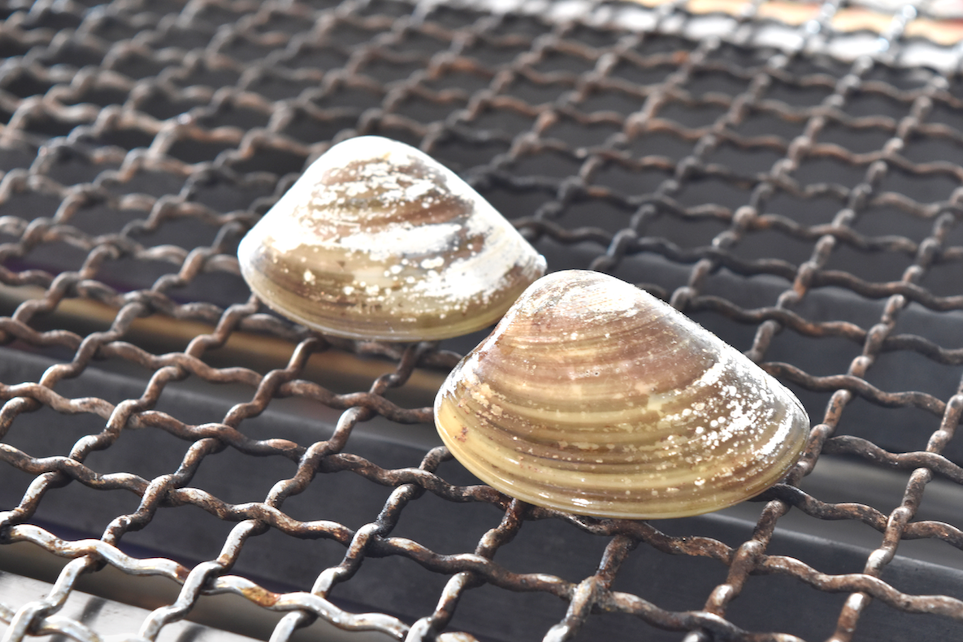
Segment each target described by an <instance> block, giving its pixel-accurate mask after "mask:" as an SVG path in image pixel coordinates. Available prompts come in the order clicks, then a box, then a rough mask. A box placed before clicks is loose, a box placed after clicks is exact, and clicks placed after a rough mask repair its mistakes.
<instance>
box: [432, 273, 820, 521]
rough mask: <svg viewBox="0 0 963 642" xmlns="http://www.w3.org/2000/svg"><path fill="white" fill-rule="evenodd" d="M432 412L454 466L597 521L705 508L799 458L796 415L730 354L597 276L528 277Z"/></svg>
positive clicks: (799, 412) (683, 321) (799, 417)
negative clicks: (457, 464) (532, 279)
mask: <svg viewBox="0 0 963 642" xmlns="http://www.w3.org/2000/svg"><path fill="white" fill-rule="evenodd" d="M435 423H436V426H437V428H438V432H439V434H440V435H441V438H442V440H443V441H444V442H445V444H446V445H447V446H448V448H449V450H450V451H451V452H452V454H453V455H454V456H455V458H456V459H458V460H459V461H460V462H461V463H462V464H463V465H464V466H465V467H466V468H467V469H468V470H470V471H471V472H472V473H474V474H475V475H476V476H477V477H479V478H480V479H482V480H483V481H485V482H487V483H488V484H490V485H491V486H493V487H495V488H497V489H498V490H500V491H502V492H504V493H506V494H508V495H511V496H513V497H516V498H518V499H522V500H524V501H527V502H530V503H532V504H536V505H539V506H545V507H549V508H555V509H559V510H563V511H569V512H572V513H578V514H584V515H594V516H599V517H624V518H633V519H635V518H662V517H680V516H685V515H697V514H700V513H705V512H709V511H713V510H716V509H719V508H723V507H725V506H729V505H731V504H735V503H737V502H740V501H742V500H744V499H747V498H749V497H752V496H753V495H756V494H758V493H760V492H761V491H763V490H765V489H766V488H768V487H769V486H771V485H772V484H774V483H775V482H777V481H778V480H779V479H780V478H782V477H783V476H784V475H785V474H786V473H787V472H788V471H789V469H790V468H791V467H792V466H793V465H794V464H795V462H796V460H797V459H798V458H799V455H800V454H801V452H802V450H803V447H804V445H805V443H806V439H807V437H808V435H809V418H808V417H807V415H806V412H805V410H804V409H803V407H802V405H801V404H800V403H799V401H798V400H797V399H796V398H795V396H794V395H793V394H792V393H791V392H790V391H789V390H787V389H786V388H785V387H783V386H782V385H781V384H780V383H779V382H778V381H776V380H775V379H774V378H772V377H771V376H769V375H768V374H766V373H765V372H764V371H763V370H762V369H761V368H759V367H758V366H756V365H755V364H754V363H752V362H751V361H750V360H749V359H748V358H747V357H745V356H744V355H743V354H742V353H740V352H739V351H737V350H736V349H734V348H732V347H731V346H729V345H728V344H726V343H725V342H723V341H722V340H721V339H719V338H718V337H716V336H715V335H713V334H712V333H710V332H709V331H707V330H705V329H704V328H702V327H701V326H700V325H698V324H696V323H694V322H693V321H691V320H689V319H688V318H686V317H685V316H684V315H682V314H680V313H679V312H678V311H676V310H675V309H674V308H672V307H670V306H668V305H666V304H664V303H663V302H661V301H659V300H658V299H656V298H654V297H652V296H650V295H649V294H647V293H645V292H643V291H642V290H639V289H637V288H636V287H634V286H632V285H630V284H628V283H624V282H622V281H620V280H618V279H615V278H613V277H610V276H606V275H604V274H599V273H596V272H586V271H568V272H557V273H555V274H551V275H549V276H546V277H544V278H542V279H539V280H538V281H536V282H535V283H534V284H533V285H532V286H531V287H530V288H528V290H526V291H525V293H524V294H522V296H521V297H520V298H519V300H518V301H517V302H516V303H515V305H514V306H513V307H512V308H511V309H510V310H509V311H508V313H507V314H506V315H505V317H504V318H503V319H502V321H501V322H500V323H499V324H498V326H497V327H496V328H495V330H494V332H493V333H492V334H491V335H490V336H489V337H488V338H487V339H485V340H484V341H483V342H482V343H481V344H480V345H479V346H478V347H477V348H475V350H473V351H472V352H471V353H469V354H468V355H467V356H466V357H465V358H464V359H463V360H462V361H461V362H460V363H459V364H458V366H457V367H456V368H455V369H454V370H453V371H452V372H451V374H450V376H449V377H448V379H447V380H446V381H445V383H444V385H443V386H442V388H441V390H440V391H439V393H438V396H437V398H436V400H435Z"/></svg>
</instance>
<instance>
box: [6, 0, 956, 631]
mask: <svg viewBox="0 0 963 642" xmlns="http://www.w3.org/2000/svg"><path fill="white" fill-rule="evenodd" d="M949 4H950V3H923V2H919V3H917V4H906V5H904V4H901V3H891V2H886V3H883V2H872V3H866V2H849V3H847V2H827V3H824V4H815V3H806V2H790V3H779V2H768V1H766V0H762V1H759V2H753V3H746V4H745V5H743V4H738V3H731V4H730V3H719V4H718V6H717V7H716V8H715V9H712V10H711V11H707V10H706V9H705V7H703V6H701V4H700V3H696V2H687V1H685V0H678V1H676V2H671V3H665V4H655V3H650V2H641V3H635V4H633V3H622V4H618V3H611V4H610V3H594V2H565V3H562V2H558V3H539V4H537V6H536V5H535V4H533V3H522V2H519V3H514V4H512V3H498V2H482V3H480V4H479V3H461V2H457V1H450V2H445V3H444V4H442V3H435V2H428V3H410V2H404V1H401V0H378V1H370V2H364V1H353V0H346V1H344V2H340V3H339V2H334V1H328V0H318V1H317V2H280V1H277V2H274V1H269V2H264V3H248V2H228V1H226V0H200V1H192V2H179V1H174V0H171V1H169V2H153V1H152V2H149V3H148V2H146V1H138V0H115V1H114V2H110V3H105V4H100V3H95V2H90V3H82V2H70V3H63V2H35V3H16V2H11V3H8V6H7V7H6V8H0V16H2V22H0V53H3V54H4V55H5V56H6V58H5V60H4V62H3V63H2V64H0V120H2V122H3V125H2V127H0V172H2V174H0V631H2V632H3V633H4V635H5V638H4V639H5V640H10V641H11V642H19V641H20V640H22V639H27V638H32V637H35V636H44V635H59V636H64V637H66V638H69V639H71V640H76V641H77V642H100V641H101V640H103V639H105V638H106V637H109V636H113V635H121V636H123V637H124V639H137V640H158V639H163V640H165V641H166V640H176V639H179V638H181V637H184V636H187V637H192V638H197V637H199V636H200V637H222V638H223V637H230V638H238V637H244V636H247V637H254V638H259V639H269V638H270V639H273V640H277V641H279V642H280V641H283V640H288V639H299V640H303V639H308V638H312V637H313V638H319V639H331V640H353V641H355V642H357V641H359V640H360V641H373V640H379V641H383V640H388V639H396V640H402V639H407V640H432V639H437V640H441V641H442V642H445V641H447V642H454V641H455V640H469V639H477V640H481V641H492V642H494V641H498V640H527V639H547V640H592V639H600V638H602V637H605V638H608V639H613V640H623V639H625V640H627V639H639V638H644V639H647V640H685V642H710V641H715V640H720V641H721V640H746V641H748V640H798V639H803V640H824V639H832V640H834V641H839V642H843V641H849V640H854V641H858V640H904V639H921V638H928V637H936V636H940V637H941V638H953V637H954V636H959V634H960V632H961V624H963V601H961V600H963V595H961V594H960V587H961V586H963V582H961V580H963V575H961V573H963V557H961V555H960V549H961V548H963V530H961V529H963V520H961V517H960V512H959V509H958V507H959V505H960V497H961V489H960V484H961V483H963V472H961V468H960V466H961V465H963V451H961V445H960V441H959V440H958V439H954V431H955V430H956V426H957V423H958V420H959V416H960V412H961V410H963V405H961V404H963V401H961V400H963V397H961V396H960V390H961V388H960V382H961V377H963V356H961V354H963V353H961V350H963V346H961V345H960V340H959V334H960V333H959V328H960V327H961V323H963V311H961V310H963V296H961V295H960V287H959V283H960V282H961V271H960V270H961V261H963V240H961V238H963V237H961V234H963V226H960V224H959V219H960V216H961V212H963V210H961V207H960V203H959V199H960V194H963V192H961V191H960V189H959V188H960V183H961V181H963V173H961V170H960V168H959V166H960V165H961V158H963V133H961V132H963V123H961V122H960V117H959V114H960V110H961V108H963V103H961V100H960V95H961V88H960V78H959V74H958V70H959V68H960V63H961V55H963V49H961V48H960V47H959V46H958V45H957V42H958V41H959V39H960V36H961V35H963V32H961V29H960V27H959V19H960V18H961V17H963V16H961V15H959V14H958V13H953V11H954V10H955V9H954V7H951V6H949ZM361 134H380V135H385V136H389V137H391V138H395V139H398V140H401V141H404V142H407V143H409V144H412V145H415V146H418V147H420V148H422V149H423V150H425V151H426V152H428V153H429V154H431V155H432V156H434V157H435V158H437V159H439V160H440V161H441V162H443V163H445V164H446V165H448V166H449V167H451V168H452V169H454V170H455V171H457V172H459V173H460V174H462V175H463V176H464V177H465V178H466V179H467V180H468V181H469V182H470V183H471V184H472V185H473V186H474V187H475V188H476V189H478V190H479V191H480V192H481V193H482V194H483V195H484V196H485V197H486V198H488V199H489V200H490V201H491V202H492V203H493V204H494V205H495V207H496V208H498V209H499V210H500V211H501V212H502V213H504V214H505V215H506V216H507V217H508V218H510V219H511V220H512V221H513V223H514V224H515V225H516V226H517V227H518V228H519V230H520V231H521V232H522V233H523V234H524V235H525V236H526V237H527V238H528V239H529V240H531V241H532V243H533V244H534V245H535V246H536V248H537V249H538V250H539V251H540V252H542V253H543V254H544V255H545V256H546V258H547V260H548V264H549V268H550V269H551V270H553V271H554V270H561V269H567V268H583V269H585V268H588V269H595V270H602V271H605V272H608V273H610V274H613V275H615V276H617V277H619V278H622V279H624V280H627V281H629V282H632V283H635V284H638V285H639V286H640V287H642V288H644V289H646V290H649V291H651V292H652V293H654V294H656V295H657V296H659V297H661V298H663V299H665V300H667V301H670V302H671V304H672V305H674V306H675V307H677V308H679V309H680V310H682V311H683V312H685V313H686V314H688V315H689V316H691V317H692V318H694V319H696V320H697V321H698V322H700V323H701V324H703V325H704V326H705V327H707V328H708V329H710V330H712V331H713V332H715V333H717V334H718V335H719V336H721V337H722V338H723V339H725V340H726V341H728V342H729V343H731V344H732V345H734V346H736V347H737V348H738V349H740V350H743V351H745V352H746V353H747V354H748V355H749V356H750V357H751V358H752V359H754V360H755V361H757V362H759V363H760V364H762V365H763V367H764V368H766V369H767V370H768V371H770V372H771V373H772V374H774V375H775V376H777V377H778V378H779V379H780V380H782V381H783V382H784V383H785V384H786V385H787V386H789V387H790V388H791V389H793V391H794V392H796V393H797V395H798V396H799V397H800V399H801V400H802V401H803V402H804V404H805V405H806V406H807V409H808V410H809V412H810V415H811V417H812V419H813V422H814V428H813V432H812V436H811V439H810V447H809V450H808V452H807V455H806V456H805V457H804V459H803V461H802V463H801V464H800V465H799V466H797V468H796V469H795V470H794V471H793V473H792V474H791V475H790V478H789V480H788V483H786V484H780V485H777V486H776V487H775V488H773V489H772V490H771V491H768V492H767V493H766V494H764V495H763V496H762V497H760V498H757V500H756V501H750V502H746V503H743V504H740V505H738V506H735V507H732V508H729V509H726V510H723V511H719V512H717V513H713V514H710V515H705V516H699V517H693V518H685V519H677V520H654V521H649V522H641V521H640V522H628V521H613V520H596V519H591V518H582V517H573V516H571V515H565V514H560V513H556V512H553V511H548V510H544V509H537V508H533V507H530V506H526V505H524V504H522V503H520V502H515V501H512V500H511V499H510V498H507V497H505V496H502V495H500V494H498V493H497V492H495V491H493V490H492V489H490V488H488V487H486V486H482V485H479V484H478V482H477V480H475V479H474V478H473V477H472V476H471V475H469V474H468V473H467V472H466V471H465V470H464V469H463V468H462V467H461V466H460V465H459V464H458V463H457V462H455V461H453V460H451V459H450V458H449V457H448V456H447V453H446V451H445V450H444V449H443V448H441V447H440V442H439V440H438V439H437V437H436V436H435V434H434V430H433V428H432V426H431V408H430V406H431V403H432V399H433V397H434V393H435V391H436V390H437V388H438V386H439V385H440V383H441V381H442V380H443V378H444V376H445V375H446V374H447V372H448V371H449V370H450V369H451V368H452V367H453V365H454V364H455V363H456V362H457V359H458V358H459V355H461V354H464V353H465V352H467V351H468V350H470V349H471V348H472V347H474V345H476V344H477V343H478V341H480V340H481V339H482V338H483V336H484V335H485V334H486V333H485V332H478V333H474V334H472V335H469V336H467V337H461V338H457V339H452V340H448V341H444V342H441V343H440V344H438V345H435V344H420V345H411V346H405V345H392V344H383V343H373V342H353V341H346V340H341V339H334V338H329V337H322V336H318V335H314V334H312V333H310V332H308V331H307V330H305V329H304V328H302V327H299V326H296V325H293V324H291V323H290V322H288V321H286V320H284V319H281V318H280V317H278V316H277V315H275V314H273V313H271V312H269V311H268V310H267V309H266V308H264V307H263V306H261V305H260V304H259V302H258V301H257V300H256V299H255V298H253V297H252V296H251V294H250V291H249V290H248V288H247V286H246V285H245V284H244V282H243V281H242V280H241V278H240V275H239V272H238V268H237V261H236V258H235V252H236V249H237V244H238V242H239V240H240V238H241V237H242V236H243V234H244V233H245V232H246V230H247V229H249V228H250V227H251V225H253V223H254V222H255V221H256V220H258V218H259V217H260V216H261V215H263V213H264V212H266V211H267V210H268V209H269V208H270V206H271V205H272V204H273V203H274V202H275V201H276V200H277V199H278V198H279V197H280V196H281V195H282V194H283V193H284V192H285V191H286V190H287V189H288V188H289V187H290V186H291V185H292V184H293V182H294V180H295V179H296V178H297V176H298V175H299V173H300V172H301V171H302V170H303V168H304V167H305V166H306V165H307V164H308V163H309V162H310V161H312V160H313V159H315V158H316V157H317V156H318V155H320V154H321V153H323V152H324V151H325V150H326V149H327V148H328V147H329V146H330V144H331V143H332V142H336V141H338V140H342V139H344V138H347V137H350V136H354V135H361ZM272 636H273V637H272Z"/></svg>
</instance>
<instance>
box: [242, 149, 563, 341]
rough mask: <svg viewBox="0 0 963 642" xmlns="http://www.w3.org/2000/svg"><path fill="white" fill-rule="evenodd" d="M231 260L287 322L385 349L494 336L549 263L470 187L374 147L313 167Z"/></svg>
mask: <svg viewBox="0 0 963 642" xmlns="http://www.w3.org/2000/svg"><path fill="white" fill-rule="evenodd" d="M238 260H239V262H240V266H241V273H242V274H243V276H244V278H245V280H246V281H247V282H248V285H250V286H251V289H252V290H253V291H254V292H255V293H256V294H257V295H258V296H259V297H260V298H261V300H262V301H264V302H265V303H266V304H267V305H268V306H270V307H271V308H273V309H274V310H276V311H277V312H279V313H281V314H283V315H284V316H287V317H288V318H290V319H293V320H295V321H297V322H299V323H303V324H304V325H307V326H309V327H312V328H315V329H317V330H320V331H321V332H325V333H328V334H333V335H337V336H342V337H349V338H356V339H384V340H389V341H420V340H431V339H442V338H447V337H453V336H458V335H461V334H467V333H469V332H473V331H475V330H478V329H481V328H484V327H486V326H488V325H491V324H493V323H495V322H496V321H497V320H498V319H499V318H500V317H501V316H502V315H503V314H504V313H505V311H506V310H507V309H508V308H509V306H511V304H512V303H513V302H514V301H515V299H516V298H518V295H519V294H521V293H522V291H524V289H525V288H526V287H528V285H530V284H531V283H532V282H533V281H534V280H535V279H537V278H538V277H540V276H541V275H542V274H544V272H545V259H544V258H542V257H541V256H540V255H539V254H538V253H537V252H536V251H535V250H534V249H533V248H532V247H531V246H530V245H529V244H528V243H527V242H526V241H525V239H524V238H522V236H521V235H520V234H519V233H518V232H517V231H516V230H515V228H513V227H512V225H511V224H510V223H509V222H508V221H507V220H505V219H504V218H503V217H502V216H501V215H500V214H499V213H498V212H497V211H495V209H494V208H493V207H492V206H491V205H490V204H489V203H488V202H487V201H485V200H484V199H483V198H482V197H481V196H480V195H479V194H478V193H477V192H475V191H474V190H473V189H472V188H471V187H470V186H469V185H468V184H467V183H465V182H464V181H463V180H461V179H460V178H458V177H457V176H456V175H455V174H454V173H453V172H451V171H450V170H448V169H447V168H445V167H443V166H442V165H440V164H439V163H437V162H436V161H434V160H433V159H431V158H430V157H429V156H427V155H425V154H424V153H422V152H420V151H418V150H417V149H415V148H413V147H410V146H408V145H405V144H403V143H399V142H396V141H392V140H389V139H386V138H380V137H377V136H364V137H359V138H353V139H350V140H347V141H345V142H343V143H340V144H338V145H335V146H334V147H332V148H331V149H330V150H328V152H327V153H325V154H324V155H322V156H321V157H320V158H318V160H317V161H315V162H314V163H313V164H312V165H311V166H310V167H309V168H308V169H307V171H305V173H304V175H303V176H301V178H299V179H298V181H297V182H296V183H295V184H294V185H293V186H292V187H291V189H290V190H288V192H287V193H286V194H285V195H284V196H283V197H282V198H281V199H280V200H279V201H278V202H277V204H275V205H274V207H272V208H271V210H270V211H269V212H268V213H267V214H265V215H264V217H263V218H262V219H261V221H260V222H258V224H257V225H255V226H254V228H253V229H252V230H251V231H250V232H249V233H248V234H247V236H245V237H244V239H243V240H242V241H241V245H240V247H239V249H238Z"/></svg>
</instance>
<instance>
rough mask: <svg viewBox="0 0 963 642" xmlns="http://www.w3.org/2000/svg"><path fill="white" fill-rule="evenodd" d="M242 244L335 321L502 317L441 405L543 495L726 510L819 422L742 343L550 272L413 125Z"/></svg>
mask: <svg viewBox="0 0 963 642" xmlns="http://www.w3.org/2000/svg"><path fill="white" fill-rule="evenodd" d="M238 254H239V259H240V265H241V271H242V273H243V275H244V277H245V279H246V280H247V282H248V283H249V284H250V286H251V288H252V290H254V292H255V293H257V295H258V296H259V297H260V298H261V299H262V300H263V301H264V302H265V303H266V304H267V305H269V306H270V307H272V308H273V309H275V310H276V311H278V312H279V313H281V314H283V315H285V316H288V317H289V318H291V319H293V320H295V321H298V322H300V323H303V324H305V325H308V326H310V327H312V328H315V329H318V330H320V331H322V332H325V333H329V334H333V335H338V336H342V337H350V338H361V339H384V340H390V341H417V340H433V339H441V338H446V337H452V336H457V335H460V334H465V333H468V332H471V331H474V330H478V329H481V328H484V327H487V326H488V325H490V324H492V323H494V322H495V321H497V320H498V319H499V318H501V321H500V322H499V323H498V325H497V327H496V328H495V330H494V332H492V334H491V335H490V336H489V337H488V338H486V339H485V340H484V341H483V342H482V343H481V344H480V345H479V346H478V347H477V348H475V349H474V350H473V351H472V352H471V353H469V354H468V355H467V356H466V357H465V358H464V359H463V360H462V361H461V362H460V363H459V364H458V365H457V366H456V367H455V369H454V370H453V371H452V372H451V374H450V375H449V377H448V379H447V380H446V381H445V383H444V385H443V386H442V388H441V390H440V391H439V392H438V396H437V399H436V402H435V422H436V426H437V428H438V432H439V434H440V435H441V438H442V440H443V441H444V443H445V444H446V445H447V446H448V448H449V449H450V451H451V452H452V454H453V455H454V456H455V457H456V458H457V459H458V460H459V461H460V462H461V463H462V464H463V465H464V466H465V467H466V468H467V469H468V470H470V471H471V472H472V473H474V474H475V475H477V476H478V477H479V478H480V479H482V480H483V481H485V482H487V483H489V484H491V485H492V486H493V487H495V488H497V489H499V490H501V491H503V492H505V493H506V494H508V495H511V496H513V497H517V498H519V499H522V500H524V501H527V502H530V503H533V504H536V505H541V506H547V507H551V508H556V509H560V510H565V511H571V512H573V513H579V514H585V515H595V516H602V517H628V518H659V517H675V516H683V515H695V514H699V513H704V512H708V511H712V510H716V509H719V508H722V507H724V506H729V505H731V504H734V503H737V502H739V501H742V500H744V499H746V498H748V497H751V496H753V495H755V494H758V493H759V492H761V491H763V490H764V489H766V488H768V487H769V486H770V485H772V484H774V483H775V482H777V481H778V480H779V479H780V478H782V477H783V476H784V475H785V474H786V473H787V472H788V470H789V469H790V468H791V467H792V466H793V465H794V464H795V462H796V460H797V459H798V457H799V455H800V453H801V451H802V448H803V446H804V444H805V442H806V437H807V436H808V428H809V420H808V417H807V416H806V413H805V411H804V410H803V408H802V405H801V404H800V403H799V401H798V400H797V399H796V398H795V397H794V396H793V395H792V393H791V392H789V391H788V390H787V389H786V388H784V387H783V386H782V385H781V384H779V383H778V382H777V381H776V380H775V379H773V378H772V377H770V376H769V375H767V374H766V373H765V372H763V371H762V370H761V369H760V368H759V367H758V366H756V365H755V364H754V363H752V362H751V361H750V360H749V359H747V358H746V357H745V356H744V355H743V354H742V353H740V352H738V351H737V350H735V349H734V348H732V347H731V346H729V345H727V344H726V343H724V342H723V341H722V340H720V339H719V338H718V337H716V336H715V335H713V334H711V333H709V332H708V331H706V330H705V329H703V328H702V327H701V326H699V325H698V324H696V323H694V322H692V321H690V320H689V319H688V318H686V317H685V316H684V315H682V314H680V313H679V312H677V311H676V310H674V309H673V308H671V307H669V306H667V305H665V304H664V303H662V302H661V301H659V300H657V299H655V298H653V297H651V296H649V295H648V294H646V293H645V292H643V291H641V290H639V289H637V288H635V287H634V286H632V285H629V284H627V283H624V282H622V281H620V280H618V279H615V278H613V277H609V276H606V275H602V274H598V273H594V272H587V271H567V272H558V273H555V274H551V275H549V276H545V277H542V274H543V273H544V271H545V260H544V259H543V258H542V257H541V256H539V255H538V254H537V253H536V252H535V250H534V249H533V248H532V247H531V246H530V245H529V244H528V243H527V242H526V241H525V240H524V239H523V238H522V237H521V236H520V235H519V234H518V233H517V232H516V231H515V229H514V228H513V227H512V226H511V224H509V223H508V222H507V221H506V220H505V219H504V218H502V216H501V215H500V214H498V212H496V211H495V209H494V208H493V207H492V206H491V205H490V204H489V203H487V202H486V201H485V200H484V199H482V198H481V196H479V195H478V194H477V193H475V192H474V190H472V189H471V188H470V187H469V186H468V185H467V184H466V183H465V182H463V181H462V180H461V179H459V178H458V177H457V176H456V175H455V174H454V173H452V172H451V171H449V170H448V169H447V168H445V167H443V166H441V165H440V164H438V163H437V162H435V161H434V160H432V159H431V158H429V157H428V156H426V155H425V154H423V153H421V152H420V151H418V150H416V149H413V148H411V147H408V146H407V145H403V144H401V143H397V142H393V141H389V140H387V139H383V138H377V137H362V138H355V139H351V140H348V141H346V142H343V143H341V144H339V145H336V146H334V147H332V148H331V149H330V150H329V151H328V152H327V153H326V154H324V155H323V156H322V157H321V158H319V159H318V160H317V161H316V162H315V163H314V164H312V165H311V166H310V167H309V168H308V170H307V171H306V172H305V174H304V175H303V176H302V177H301V178H300V179H299V180H298V181H297V182H296V183H295V185H294V186H293V187H292V188H291V189H290V190H289V191H288V192H287V193H286V194H285V195H284V196H283V197H282V198H281V199H280V200H279V201H278V203H277V204H276V205H275V206H274V207H273V208H272V209H271V211H269V212H268V213H267V214H266V215H265V216H264V218H263V219H262V220H261V221H260V222H259V223H258V224H257V225H256V226H255V227H254V228H253V229H252V230H251V232H250V233H249V234H248V235H247V236H246V237H245V238H244V239H243V241H242V242H241V245H240V249H239V253H238ZM539 277H542V278H539Z"/></svg>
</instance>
